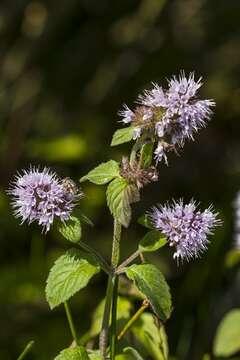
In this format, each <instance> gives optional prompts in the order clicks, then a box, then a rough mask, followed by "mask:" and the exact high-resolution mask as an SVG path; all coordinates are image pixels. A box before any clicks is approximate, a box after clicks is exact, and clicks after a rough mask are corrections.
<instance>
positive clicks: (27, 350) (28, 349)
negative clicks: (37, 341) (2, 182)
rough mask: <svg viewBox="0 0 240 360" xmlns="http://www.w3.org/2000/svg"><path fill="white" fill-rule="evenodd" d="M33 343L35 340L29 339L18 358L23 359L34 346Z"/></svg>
mask: <svg viewBox="0 0 240 360" xmlns="http://www.w3.org/2000/svg"><path fill="white" fill-rule="evenodd" d="M33 344H34V341H29V343H27V345H26V346H25V348H24V349H23V351H22V352H21V354H20V355H19V357H18V358H17V360H22V359H23V358H24V357H25V355H27V354H28V353H29V351H30V350H31V348H32V347H33Z"/></svg>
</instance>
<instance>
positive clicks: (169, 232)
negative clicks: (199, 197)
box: [151, 200, 221, 260]
mask: <svg viewBox="0 0 240 360" xmlns="http://www.w3.org/2000/svg"><path fill="white" fill-rule="evenodd" d="M151 219H152V221H153V224H154V226H155V227H156V228H157V229H158V230H160V231H161V232H162V233H163V234H164V235H165V236H166V237H167V239H168V241H169V245H170V246H174V247H175V252H174V255H173V257H174V258H177V259H179V258H180V259H181V260H184V259H186V260H189V259H190V258H197V257H198V256H199V255H200V254H201V253H202V252H203V251H204V250H206V248H207V245H208V242H209V241H208V238H207V236H208V235H209V234H212V230H213V229H214V228H215V227H216V226H217V225H220V223H221V222H220V221H219V220H218V219H217V214H216V213H214V212H213V211H212V209H211V207H210V208H208V209H206V210H204V211H203V212H201V211H199V210H198V209H197V205H196V203H195V202H194V201H191V202H190V203H189V204H186V205H184V204H183V201H182V200H180V201H179V202H173V204H172V205H165V206H161V207H159V208H154V209H153V212H152V213H151Z"/></svg>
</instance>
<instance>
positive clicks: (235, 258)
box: [225, 249, 240, 268]
mask: <svg viewBox="0 0 240 360" xmlns="http://www.w3.org/2000/svg"><path fill="white" fill-rule="evenodd" d="M238 263H240V250H238V249H231V250H230V251H228V252H227V255H226V258H225V264H226V266H227V267H228V268H231V267H233V266H235V265H237V264H238Z"/></svg>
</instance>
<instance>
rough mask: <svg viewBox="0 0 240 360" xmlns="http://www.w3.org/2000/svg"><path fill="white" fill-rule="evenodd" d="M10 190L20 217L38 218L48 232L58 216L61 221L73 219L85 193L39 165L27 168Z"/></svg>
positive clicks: (27, 219) (31, 219) (29, 220)
mask: <svg viewBox="0 0 240 360" xmlns="http://www.w3.org/2000/svg"><path fill="white" fill-rule="evenodd" d="M8 194H10V195H12V197H13V202H12V205H13V208H14V209H15V215H16V217H20V218H21V219H22V223H23V222H24V221H28V223H32V222H33V221H36V222H37V223H38V224H39V225H41V226H42V227H43V229H44V230H45V231H46V232H47V231H49V229H50V227H51V225H52V223H53V220H54V218H55V217H57V218H59V219H60V220H61V221H65V220H68V219H69V217H70V215H71V212H72V210H73V208H74V207H75V205H76V202H77V200H78V199H79V198H80V197H81V195H82V194H80V193H79V192H78V191H73V190H71V188H69V187H68V186H66V182H64V180H61V179H59V178H58V177H57V175H56V174H55V173H53V172H50V170H49V169H47V168H44V169H43V171H39V170H38V169H35V168H31V169H30V170H28V171H26V170H25V171H24V172H23V175H21V174H19V175H18V176H17V177H16V179H15V180H14V181H13V183H12V186H11V188H10V190H8Z"/></svg>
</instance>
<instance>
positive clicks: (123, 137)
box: [111, 126, 135, 146]
mask: <svg viewBox="0 0 240 360" xmlns="http://www.w3.org/2000/svg"><path fill="white" fill-rule="evenodd" d="M134 130H135V128H134V127H133V126H129V127H125V128H123V129H119V130H117V131H115V133H114V134H113V138H112V142H111V146H116V145H119V144H123V143H126V142H129V141H131V140H132V138H133V133H134Z"/></svg>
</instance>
